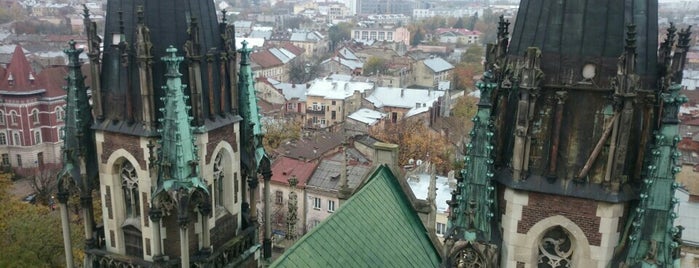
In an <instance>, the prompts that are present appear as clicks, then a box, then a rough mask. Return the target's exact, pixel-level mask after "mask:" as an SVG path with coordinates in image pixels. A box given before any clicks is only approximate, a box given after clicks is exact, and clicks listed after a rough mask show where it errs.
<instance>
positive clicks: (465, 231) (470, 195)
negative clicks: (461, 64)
mask: <svg viewBox="0 0 699 268" xmlns="http://www.w3.org/2000/svg"><path fill="white" fill-rule="evenodd" d="M492 79H493V77H492V74H491V73H490V72H486V73H485V74H484V76H483V80H482V81H479V82H478V83H477V84H476V87H477V88H478V89H479V90H480V91H481V98H480V102H479V103H478V111H477V112H476V115H475V116H474V117H473V120H472V121H473V123H474V125H473V129H472V130H471V133H470V136H471V142H470V143H469V144H468V145H467V147H466V150H467V151H466V157H465V159H464V160H465V161H464V169H463V170H461V172H460V176H459V178H458V181H459V182H458V186H457V189H456V190H455V191H453V192H452V199H451V200H450V201H448V203H449V207H450V214H449V223H448V225H447V228H448V229H447V238H446V242H445V245H446V246H445V249H446V251H447V252H446V256H445V266H446V267H452V266H454V265H456V262H457V260H456V256H458V255H459V254H460V253H461V254H464V253H463V252H464V251H474V250H475V251H476V252H477V254H474V255H473V256H480V259H478V260H476V261H477V262H478V264H479V265H481V266H478V267H497V262H496V261H494V260H496V259H497V253H495V252H496V251H495V246H494V245H495V244H496V243H497V241H493V240H494V237H495V236H496V235H495V232H497V228H493V222H495V221H494V217H493V216H494V214H495V213H496V207H497V206H496V204H495V201H496V197H495V181H494V180H493V159H492V151H493V144H492V139H493V130H492V127H493V123H492V119H491V109H492V104H491V101H490V100H491V96H492V94H493V90H494V89H495V87H496V84H495V83H494V82H493V81H492ZM463 242H465V243H463ZM476 252H470V253H476Z"/></svg>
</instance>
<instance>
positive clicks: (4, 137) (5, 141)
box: [0, 133, 7, 145]
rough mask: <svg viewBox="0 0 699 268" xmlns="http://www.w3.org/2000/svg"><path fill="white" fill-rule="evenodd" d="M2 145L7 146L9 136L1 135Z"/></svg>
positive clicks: (0, 141)
mask: <svg viewBox="0 0 699 268" xmlns="http://www.w3.org/2000/svg"><path fill="white" fill-rule="evenodd" d="M0 145H7V135H5V133H0Z"/></svg>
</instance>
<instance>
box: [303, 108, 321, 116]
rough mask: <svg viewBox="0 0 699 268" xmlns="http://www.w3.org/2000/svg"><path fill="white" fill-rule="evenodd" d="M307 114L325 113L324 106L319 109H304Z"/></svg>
mask: <svg viewBox="0 0 699 268" xmlns="http://www.w3.org/2000/svg"><path fill="white" fill-rule="evenodd" d="M306 113H307V114H322V115H324V114H325V107H321V108H320V109H317V110H316V109H306Z"/></svg>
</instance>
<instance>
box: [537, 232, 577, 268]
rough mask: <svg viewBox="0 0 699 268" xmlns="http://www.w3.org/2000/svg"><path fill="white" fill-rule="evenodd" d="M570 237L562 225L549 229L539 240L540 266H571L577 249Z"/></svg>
mask: <svg viewBox="0 0 699 268" xmlns="http://www.w3.org/2000/svg"><path fill="white" fill-rule="evenodd" d="M570 237H571V235H570V234H569V233H568V231H567V230H565V229H563V228H562V227H561V226H556V227H554V228H552V229H550V230H549V231H547V232H546V233H545V234H544V236H543V237H542V238H541V240H539V266H538V267H570V266H571V263H572V256H573V250H574V249H575V247H574V245H573V243H572V241H571V240H570Z"/></svg>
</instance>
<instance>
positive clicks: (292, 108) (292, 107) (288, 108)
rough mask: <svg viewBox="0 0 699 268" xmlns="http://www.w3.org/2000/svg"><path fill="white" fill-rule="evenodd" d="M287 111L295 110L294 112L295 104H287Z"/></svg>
mask: <svg viewBox="0 0 699 268" xmlns="http://www.w3.org/2000/svg"><path fill="white" fill-rule="evenodd" d="M286 110H287V111H293V110H294V104H293V103H287V104H286Z"/></svg>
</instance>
